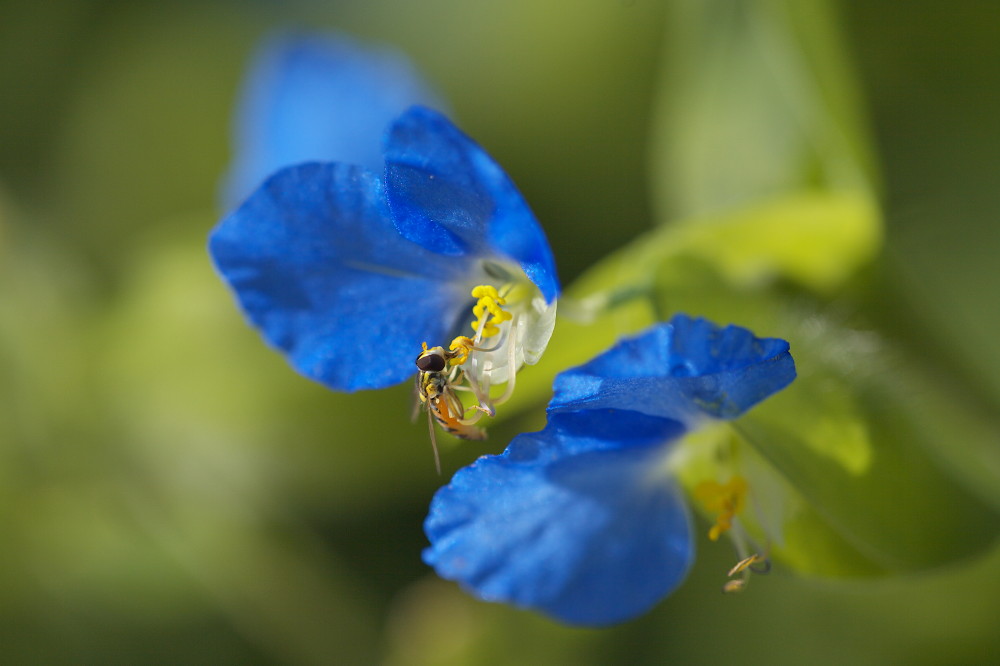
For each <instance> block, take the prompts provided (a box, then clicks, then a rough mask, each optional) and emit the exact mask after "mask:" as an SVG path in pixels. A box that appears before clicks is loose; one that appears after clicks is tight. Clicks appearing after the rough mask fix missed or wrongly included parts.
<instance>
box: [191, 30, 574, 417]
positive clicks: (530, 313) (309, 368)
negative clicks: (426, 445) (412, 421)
mask: <svg viewBox="0 0 1000 666" xmlns="http://www.w3.org/2000/svg"><path fill="white" fill-rule="evenodd" d="M338 46H340V47H343V46H344V45H343V44H342V43H338ZM275 52H277V53H280V54H282V57H277V56H275V55H274V53H275ZM275 52H272V51H268V52H266V53H269V54H270V55H266V56H265V57H264V58H263V59H262V60H261V62H263V63H264V64H263V65H262V64H258V67H257V70H256V71H257V73H258V75H260V76H261V77H263V82H260V84H259V85H251V86H250V90H251V91H252V92H251V93H250V94H249V98H250V100H251V106H252V107H254V109H255V110H252V111H250V112H249V113H248V114H247V115H248V117H249V118H251V119H256V120H251V121H248V122H249V124H250V125H251V126H258V127H259V129H260V130H261V131H262V133H263V135H264V136H262V137H261V138H260V139H258V140H257V141H256V144H257V145H256V146H255V147H251V148H248V149H247V153H248V154H250V155H252V156H257V157H259V158H260V159H251V160H249V162H250V163H251V164H250V165H249V166H247V167H245V168H242V167H241V168H237V169H235V170H234V174H235V175H234V176H233V178H232V182H233V183H234V186H233V187H234V188H235V190H238V189H239V187H242V186H243V185H245V184H247V183H248V182H250V181H252V180H253V178H251V176H249V175H246V174H251V175H252V174H256V173H258V172H259V171H260V169H264V168H269V167H271V166H274V167H276V166H278V164H276V161H277V162H278V163H280V161H281V160H283V159H289V158H291V157H296V156H301V154H300V152H299V151H298V149H299V148H301V147H302V145H301V144H302V143H303V142H302V141H298V140H297V139H300V138H302V137H308V136H316V135H317V133H316V132H314V131H312V130H309V129H308V128H302V127H296V126H295V123H296V122H297V121H299V120H301V119H303V118H304V119H305V120H306V124H307V125H312V124H315V123H316V122H317V119H320V118H323V119H324V120H325V121H326V122H327V123H329V125H330V128H331V129H330V130H329V136H328V137H327V140H325V141H324V142H321V143H320V145H317V147H316V150H317V153H316V154H315V157H316V158H318V159H321V160H326V161H309V162H304V163H301V164H295V165H292V166H286V167H284V168H281V169H279V170H278V171H277V172H276V173H273V174H272V175H270V177H268V178H267V179H266V180H265V181H264V182H263V184H262V185H260V186H259V187H257V188H256V190H255V191H254V192H253V193H252V194H251V195H250V196H249V198H247V199H246V200H245V201H244V202H243V203H242V205H240V206H239V207H238V208H237V209H236V210H235V211H233V212H232V213H230V214H229V215H228V216H227V217H226V218H225V219H223V220H222V221H221V222H220V223H219V225H218V226H217V227H216V228H215V230H214V231H213V232H212V234H211V237H210V241H209V249H210V252H211V255H212V258H213V260H214V262H215V265H216V267H217V268H218V270H219V272H220V273H221V274H222V277H223V278H224V279H225V280H226V281H227V282H228V283H229V285H230V286H231V288H232V289H233V291H234V292H235V295H236V298H237V300H238V301H239V303H240V305H241V307H242V309H243V310H244V312H245V313H246V315H247V316H248V318H249V319H250V321H251V322H252V323H253V324H254V325H255V326H256V327H257V328H259V329H260V331H261V333H262V334H263V336H264V338H265V340H266V341H267V342H268V343H270V344H271V345H273V346H274V347H276V348H278V349H279V350H281V351H282V352H283V353H284V354H285V355H286V356H287V358H288V360H289V362H290V363H291V364H292V366H293V367H294V368H295V369H296V370H298V371H299V372H301V373H302V374H303V375H305V376H307V377H309V378H311V379H314V380H316V381H319V382H321V383H323V384H325V385H326V386H328V387H330V388H333V389H336V390H341V391H354V390H357V389H373V388H382V387H385V386H389V385H392V384H395V383H398V382H401V381H403V380H404V379H406V378H407V377H410V376H412V375H413V374H414V372H416V370H417V368H416V367H415V366H414V358H415V357H416V356H417V355H418V353H420V351H421V349H422V346H423V345H424V343H430V344H431V345H446V344H447V343H448V341H449V340H453V339H454V340H455V341H456V342H455V343H453V345H454V344H459V347H460V348H459V350H458V351H455V349H454V347H453V349H452V350H449V351H448V352H447V353H448V354H449V356H448V358H449V360H450V361H452V362H455V363H465V365H464V366H463V368H462V371H461V372H462V374H461V375H459V376H460V377H461V381H468V382H469V383H470V384H471V385H472V386H473V387H474V388H475V390H477V395H478V396H480V397H481V398H482V397H484V396H485V399H486V400H487V401H488V399H489V398H488V395H489V387H490V386H491V385H496V384H500V383H504V382H508V383H510V384H511V385H512V380H513V375H514V372H516V370H517V369H518V368H519V367H520V366H521V365H522V364H524V363H529V364H530V363H534V362H535V361H537V359H538V357H539V356H540V354H541V353H542V351H543V350H544V348H545V346H546V344H547V342H548V339H549V336H550V335H551V332H552V327H553V324H554V318H555V301H556V297H557V295H558V292H559V284H558V280H557V278H556V273H555V265H554V261H553V258H552V253H551V251H550V249H549V246H548V242H547V241H546V239H545V235H544V234H543V232H542V230H541V228H540V226H539V225H538V222H537V221H536V219H535V217H534V215H533V214H532V212H531V211H530V209H529V208H528V206H527V204H526V203H525V201H524V200H523V198H522V197H521V195H520V194H519V193H518V191H517V189H516V187H515V186H514V184H513V183H512V182H511V180H510V178H509V177H508V176H507V175H506V174H505V173H504V171H503V170H502V169H501V168H500V167H499V166H498V165H497V164H496V163H495V162H494V161H493V159H492V158H491V157H490V156H489V155H488V154H487V153H486V152H485V151H484V150H483V149H482V148H481V147H479V146H478V145H477V144H476V143H475V142H474V141H472V140H471V139H470V138H469V137H467V136H466V135H465V134H463V133H462V132H461V131H460V130H459V129H458V128H456V127H455V126H454V125H453V124H452V123H451V122H450V121H449V120H448V119H447V118H446V117H445V116H444V115H442V114H441V113H439V112H437V111H433V110H431V109H429V108H425V107H420V106H414V107H410V108H409V109H407V110H405V111H403V112H402V113H401V114H399V115H398V116H397V117H395V118H394V119H392V120H391V122H389V123H388V125H387V126H386V127H382V128H381V129H380V131H379V132H378V133H379V134H383V135H384V136H383V145H382V159H381V160H380V163H379V165H378V170H377V171H374V170H372V165H371V164H370V160H369V159H368V158H367V157H366V156H365V155H366V153H365V150H354V149H355V148H359V146H360V148H364V146H363V145H361V144H358V142H357V141H356V140H355V139H356V137H355V134H356V133H357V132H358V131H359V129H358V127H357V123H355V122H354V120H357V118H358V117H361V118H363V119H366V122H363V123H361V125H363V127H362V128H361V129H362V130H363V131H362V134H363V135H364V136H366V137H368V139H369V140H370V141H371V143H372V146H375V145H376V144H377V137H376V136H375V134H374V133H373V131H372V130H373V124H372V123H373V122H376V121H377V120H378V119H381V118H383V117H385V112H386V111H387V110H388V109H390V108H393V106H394V104H395V102H398V100H399V99H401V97H400V96H398V95H392V94H376V92H377V90H378V89H380V88H381V87H383V86H385V85H391V84H393V83H394V82H395V83H399V81H400V80H402V81H403V82H404V83H405V82H408V81H410V79H409V70H405V71H403V70H400V69H399V67H396V66H395V65H393V66H388V65H386V61H384V60H380V59H379V58H375V59H374V60H372V58H370V57H369V56H370V54H365V53H360V54H359V53H358V52H356V49H352V48H348V47H344V48H340V49H339V50H338V48H333V47H331V45H330V44H329V43H326V42H323V43H321V44H319V46H317V44H316V43H314V42H309V43H307V44H306V45H304V46H300V47H296V48H288V45H287V44H285V45H284V46H283V47H282V48H280V49H277V50H276V51H275ZM392 62H395V61H392ZM392 62H390V65H391V64H392ZM396 64H398V63H396ZM326 70H330V76H331V77H332V79H333V82H332V83H331V84H330V85H329V86H326V87H324V86H322V85H318V86H317V85H313V84H315V82H316V80H317V79H322V78H323V77H322V74H323V72H324V71H326ZM400 71H403V74H399V72H400ZM387 72H388V73H387ZM397 75H398V76H397ZM418 87H419V86H418ZM258 88H259V90H258ZM317 88H318V89H319V92H318V93H317ZM413 89H414V87H413V86H410V87H409V88H407V91H410V92H412V90H413ZM268 90H271V91H276V92H274V95H276V99H275V100H274V101H271V100H270V98H268V97H267V95H266V94H265V93H266V91H268ZM373 91H376V92H373ZM352 95H353V97H352ZM408 96H409V94H408V93H407V94H403V95H402V97H408ZM387 99H389V100H391V103H383V102H385V100H387ZM334 102H336V104H334ZM316 104H318V105H319V108H316V107H315V106H314V105H316ZM327 105H328V106H329V108H327ZM369 107H370V108H371V119H375V120H371V119H369V118H368V116H366V115H365V113H364V111H365V109H368V108H369ZM345 108H347V109H349V110H351V112H350V113H349V114H348V116H349V117H348V118H346V119H345V118H344V117H342V115H343V114H342V111H343V109H345ZM367 120H371V122H367ZM341 135H343V136H341ZM338 136H340V138H343V139H344V141H345V142H347V143H350V144H351V149H350V150H339V149H336V150H335V148H336V145H337V140H335V139H336V138H337V137H338ZM290 137H291V138H290ZM283 142H288V143H289V144H290V147H289V149H288V150H287V151H286V150H285V149H284V148H285V146H284V143H283ZM251 143H253V142H252V141H251ZM306 143H308V142H306ZM356 144H357V145H356ZM345 145H346V144H345ZM327 149H329V150H330V151H331V154H329V155H327V154H326V153H325V151H326V150H327ZM338 151H339V154H333V153H338ZM340 154H343V155H347V156H348V159H356V160H357V161H359V162H363V163H362V164H355V163H347V162H343V161H333V160H338V158H339V157H340ZM477 287H478V288H480V291H479V292H477V296H475V297H473V296H472V295H471V294H472V292H473V290H474V288H477ZM484 290H485V291H484ZM490 290H492V291H490ZM484 294H485V295H484ZM470 325H471V327H470ZM462 333H464V334H465V336H474V337H472V338H471V339H470V338H469V337H462V336H461V335H460V334H462ZM486 338H492V339H491V340H487V339H486ZM461 340H464V341H465V342H464V343H461V342H459V341H461ZM461 344H464V345H465V346H464V347H461ZM435 348H437V347H435ZM459 352H461V354H459ZM469 354H471V357H470V358H466V356H467V355H469ZM456 356H458V358H456ZM511 368H512V369H513V371H514V372H511ZM452 379H455V376H454V375H452ZM487 407H488V405H487ZM484 411H485V409H484Z"/></svg>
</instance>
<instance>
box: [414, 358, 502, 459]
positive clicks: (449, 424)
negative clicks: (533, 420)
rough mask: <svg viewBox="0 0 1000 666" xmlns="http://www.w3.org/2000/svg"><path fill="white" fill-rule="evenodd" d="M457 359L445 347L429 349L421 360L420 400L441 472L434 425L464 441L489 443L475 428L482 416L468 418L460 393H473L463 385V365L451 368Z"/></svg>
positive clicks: (418, 386) (418, 389) (418, 382)
mask: <svg viewBox="0 0 1000 666" xmlns="http://www.w3.org/2000/svg"><path fill="white" fill-rule="evenodd" d="M455 356H456V352H455V351H445V349H444V348H443V347H431V348H430V349H428V348H427V345H426V344H425V345H424V350H423V351H422V352H420V355H419V356H417V361H416V363H417V369H418V370H420V373H419V374H418V375H417V397H418V398H419V399H420V402H421V404H423V405H424V407H425V408H426V409H427V427H428V429H429V430H430V434H431V447H432V448H433V449H434V465H435V466H436V467H437V470H438V472H440V471H441V462H440V458H439V456H438V449H437V438H436V437H435V434H434V421H437V423H438V425H439V426H441V428H443V429H444V431H445V432H447V433H450V434H452V435H454V436H455V437H460V438H462V439H472V440H482V439H486V431H485V430H483V429H482V428H477V427H475V426H474V425H472V422H474V421H475V420H478V416H479V415H478V414H477V415H476V417H475V418H474V419H472V420H466V418H465V406H464V405H463V404H462V401H461V400H460V399H459V397H458V395H457V394H456V391H460V390H470V389H469V388H468V387H466V386H464V385H463V379H464V375H463V372H462V368H461V367H460V366H459V365H451V366H450V367H449V361H450V360H451V358H453V357H455Z"/></svg>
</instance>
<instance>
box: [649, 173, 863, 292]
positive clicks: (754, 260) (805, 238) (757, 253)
mask: <svg viewBox="0 0 1000 666" xmlns="http://www.w3.org/2000/svg"><path fill="white" fill-rule="evenodd" d="M702 222H703V223H700V224H690V225H678V226H676V227H668V229H669V230H671V231H674V233H668V234H662V235H661V236H659V237H654V238H655V241H653V242H660V243H663V244H664V245H665V246H672V247H673V250H672V251H673V252H675V253H677V254H681V253H690V254H691V255H694V256H698V257H701V258H704V259H705V260H707V261H711V262H714V263H715V264H716V266H717V267H718V269H719V270H720V271H721V272H722V273H723V274H725V276H726V277H727V278H729V279H730V280H731V281H733V282H736V283H746V284H756V283H761V282H765V281H767V280H769V279H771V278H774V277H779V276H784V277H786V278H788V279H789V280H791V281H793V282H796V283H798V284H801V285H803V286H806V287H809V288H811V289H813V290H815V291H819V292H830V291H832V290H833V289H834V288H836V287H837V286H839V285H840V284H842V283H843V282H844V280H846V279H847V278H848V277H849V276H850V275H852V274H853V273H854V271H855V270H857V268H858V267H860V266H861V265H863V264H865V263H867V262H868V261H870V260H871V259H872V257H873V256H874V255H875V253H876V252H877V250H878V247H879V243H880V240H881V238H880V225H879V213H878V211H877V209H876V208H875V207H874V203H873V201H872V200H871V199H870V198H869V197H867V196H863V195H861V194H860V193H857V192H847V191H843V192H829V193H823V192H818V191H816V192H802V193H793V194H789V195H787V196H784V197H779V198H777V199H773V200H767V201H761V202H759V203H756V204H754V205H752V206H746V207H742V208H740V209H738V210H735V211H732V212H731V213H730V214H728V215H722V216H717V217H715V218H712V219H706V220H703V221H702Z"/></svg>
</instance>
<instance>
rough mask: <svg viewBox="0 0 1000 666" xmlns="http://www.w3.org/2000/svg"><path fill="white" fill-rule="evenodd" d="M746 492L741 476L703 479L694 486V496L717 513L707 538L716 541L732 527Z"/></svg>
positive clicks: (744, 481) (741, 508) (708, 509)
mask: <svg viewBox="0 0 1000 666" xmlns="http://www.w3.org/2000/svg"><path fill="white" fill-rule="evenodd" d="M746 494H747V482H746V480H744V478H743V477H742V476H734V477H733V478H731V479H729V481H727V482H726V483H717V482H715V481H703V482H701V483H699V484H698V485H697V487H695V489H694V496H695V498H697V499H698V501H700V502H701V503H702V504H703V505H704V507H705V509H706V510H707V511H710V512H713V513H716V512H717V513H718V516H717V517H716V519H715V525H713V526H712V529H710V530H709V531H708V538H709V539H711V540H712V541H718V539H719V537H720V536H722V535H723V534H724V533H725V532H726V531H728V530H729V529H730V528H732V526H733V518H735V517H736V515H737V514H738V513H740V511H742V510H743V505H744V503H745V501H746ZM748 566H749V565H748Z"/></svg>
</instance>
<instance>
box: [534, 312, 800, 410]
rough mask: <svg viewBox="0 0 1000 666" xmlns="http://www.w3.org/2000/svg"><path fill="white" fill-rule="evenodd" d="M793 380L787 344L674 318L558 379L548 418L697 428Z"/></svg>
mask: <svg viewBox="0 0 1000 666" xmlns="http://www.w3.org/2000/svg"><path fill="white" fill-rule="evenodd" d="M793 379H795V363H794V361H793V360H792V356H791V354H790V353H789V347H788V343H787V342H785V341H784V340H780V339H777V338H756V337H754V335H753V333H751V332H750V331H748V330H747V329H745V328H740V327H739V326H727V327H725V328H720V327H719V326H717V325H716V324H713V323H712V322H710V321H707V320H705V319H692V318H691V317H688V316H687V315H677V316H675V317H674V318H673V319H672V320H671V321H670V322H667V323H663V324H660V325H658V326H654V327H653V328H652V329H650V330H649V331H647V332H646V333H644V334H642V335H640V336H639V337H636V338H632V339H629V340H625V341H622V342H620V343H619V344H617V345H616V346H615V347H613V348H612V349H610V350H608V351H607V352H605V353H603V354H601V355H600V356H598V357H597V358H595V359H594V360H592V361H590V362H589V363H587V364H585V365H582V366H579V367H577V368H573V369H571V370H568V371H566V372H563V373H562V374H560V375H559V376H558V377H556V381H555V384H554V390H555V395H554V397H553V399H552V401H551V402H550V403H549V411H550V412H561V411H567V410H578V409H609V408H611V409H632V410H635V411H639V412H642V413H644V414H652V415H655V416H660V417H664V418H670V419H675V420H677V421H680V422H682V423H684V424H685V425H687V426H688V427H692V426H694V425H695V424H696V423H697V422H698V421H699V420H700V419H702V418H703V417H712V418H719V419H733V418H736V417H738V416H740V415H741V414H743V413H744V412H745V411H746V410H748V409H750V408H751V407H753V406H754V405H755V404H757V403H758V402H760V401H762V400H764V399H765V398H767V397H768V396H770V395H772V394H774V393H776V392H778V391H780V390H781V389H783V388H784V387H785V386H787V385H788V384H790V383H791V382H792V380H793Z"/></svg>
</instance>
